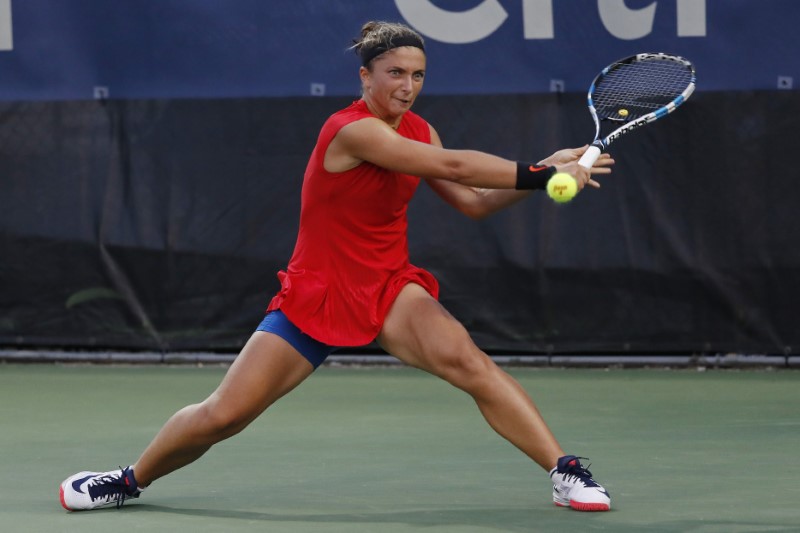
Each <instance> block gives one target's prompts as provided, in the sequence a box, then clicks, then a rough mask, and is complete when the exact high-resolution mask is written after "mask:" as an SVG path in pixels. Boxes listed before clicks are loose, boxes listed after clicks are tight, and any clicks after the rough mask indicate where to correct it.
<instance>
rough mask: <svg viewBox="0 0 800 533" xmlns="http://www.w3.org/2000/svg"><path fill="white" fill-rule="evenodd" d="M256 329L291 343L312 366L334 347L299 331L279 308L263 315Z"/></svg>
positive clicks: (326, 355)
mask: <svg viewBox="0 0 800 533" xmlns="http://www.w3.org/2000/svg"><path fill="white" fill-rule="evenodd" d="M256 331H267V332H269V333H274V334H275V335H277V336H278V337H280V338H282V339H283V340H285V341H286V342H288V343H289V344H291V345H292V347H293V348H294V349H295V350H297V351H298V352H300V355H302V356H303V357H305V358H306V359H308V362H309V363H311V364H312V365H313V367H314V368H317V367H318V366H319V365H321V364H322V363H323V361H325V359H327V357H328V356H329V355H330V354H331V352H332V351H333V349H334V348H335V346H328V345H327V344H323V343H321V342H319V341H318V340H315V339H312V338H311V337H309V336H308V335H306V334H305V333H303V332H302V331H300V329H299V328H298V327H297V326H295V325H294V324H292V323H291V321H289V319H288V318H287V317H286V315H284V314H283V311H281V310H280V309H276V310H275V311H270V312H269V313H267V316H265V317H264V320H262V321H261V324H259V325H258V327H257V328H256Z"/></svg>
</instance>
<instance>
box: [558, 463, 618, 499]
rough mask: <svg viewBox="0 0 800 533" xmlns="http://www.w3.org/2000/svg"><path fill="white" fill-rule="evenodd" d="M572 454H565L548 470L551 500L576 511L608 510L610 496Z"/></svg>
mask: <svg viewBox="0 0 800 533" xmlns="http://www.w3.org/2000/svg"><path fill="white" fill-rule="evenodd" d="M579 459H580V458H578V457H575V456H574V455H565V456H564V457H561V458H560V459H559V460H558V466H556V467H555V468H554V469H552V470H551V471H550V479H551V480H552V481H553V502H554V503H555V504H556V505H558V506H560V507H571V508H573V509H575V510H576V511H608V510H609V509H611V496H610V495H609V494H608V491H607V490H606V489H604V488H603V486H602V485H600V484H599V483H598V482H596V481H595V480H594V479H592V473H591V472H589V470H588V469H586V468H585V467H584V466H583V465H581V462H580V461H579Z"/></svg>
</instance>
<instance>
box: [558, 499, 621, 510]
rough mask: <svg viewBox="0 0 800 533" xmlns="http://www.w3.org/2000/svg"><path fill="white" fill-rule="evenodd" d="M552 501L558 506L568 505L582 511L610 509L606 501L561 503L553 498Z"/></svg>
mask: <svg viewBox="0 0 800 533" xmlns="http://www.w3.org/2000/svg"><path fill="white" fill-rule="evenodd" d="M553 503H554V504H556V506H558V507H570V508H572V509H575V510H576V511H583V512H602V511H610V510H611V505H609V504H607V503H582V502H576V501H571V502H569V503H562V502H558V501H555V500H553Z"/></svg>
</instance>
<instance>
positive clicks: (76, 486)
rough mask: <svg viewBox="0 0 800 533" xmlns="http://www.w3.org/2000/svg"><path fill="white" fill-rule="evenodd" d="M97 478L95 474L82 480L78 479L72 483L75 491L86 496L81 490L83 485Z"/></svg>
mask: <svg viewBox="0 0 800 533" xmlns="http://www.w3.org/2000/svg"><path fill="white" fill-rule="evenodd" d="M94 476H95V474H89V475H88V476H85V477H82V478H80V479H76V480H75V481H73V482H72V488H73V489H75V492H80V493H81V494H86V493H85V492H83V491H82V490H81V485H83V484H84V483H86V480H87V479H91V478H93V477H94Z"/></svg>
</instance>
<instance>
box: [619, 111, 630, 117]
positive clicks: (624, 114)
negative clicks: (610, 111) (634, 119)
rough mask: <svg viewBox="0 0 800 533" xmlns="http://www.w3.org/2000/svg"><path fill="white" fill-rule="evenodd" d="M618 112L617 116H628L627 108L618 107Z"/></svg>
mask: <svg viewBox="0 0 800 533" xmlns="http://www.w3.org/2000/svg"><path fill="white" fill-rule="evenodd" d="M618 113H619V116H621V117H627V116H628V110H627V109H620V110H619V111H618Z"/></svg>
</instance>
